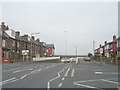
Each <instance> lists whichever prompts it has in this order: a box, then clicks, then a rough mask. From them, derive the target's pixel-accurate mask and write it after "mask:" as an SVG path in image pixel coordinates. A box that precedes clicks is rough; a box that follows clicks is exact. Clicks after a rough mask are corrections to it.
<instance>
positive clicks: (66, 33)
mask: <svg viewBox="0 0 120 90" xmlns="http://www.w3.org/2000/svg"><path fill="white" fill-rule="evenodd" d="M64 33H65V61H66V55H67V35H66V34H67V31H64Z"/></svg>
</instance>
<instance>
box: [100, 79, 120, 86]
mask: <svg viewBox="0 0 120 90" xmlns="http://www.w3.org/2000/svg"><path fill="white" fill-rule="evenodd" d="M102 81H105V82H109V83H114V84H117V85H118V82H114V81H109V80H106V79H102Z"/></svg>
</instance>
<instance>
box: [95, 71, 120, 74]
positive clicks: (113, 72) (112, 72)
mask: <svg viewBox="0 0 120 90" xmlns="http://www.w3.org/2000/svg"><path fill="white" fill-rule="evenodd" d="M95 74H96V75H101V74H120V73H115V72H100V71H98V72H95Z"/></svg>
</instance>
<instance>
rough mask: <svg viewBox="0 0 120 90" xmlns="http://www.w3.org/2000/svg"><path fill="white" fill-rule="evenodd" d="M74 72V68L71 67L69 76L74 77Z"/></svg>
mask: <svg viewBox="0 0 120 90" xmlns="http://www.w3.org/2000/svg"><path fill="white" fill-rule="evenodd" d="M74 72H75V70H74V69H72V72H71V77H74Z"/></svg>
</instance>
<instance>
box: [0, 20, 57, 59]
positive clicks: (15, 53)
mask: <svg viewBox="0 0 120 90" xmlns="http://www.w3.org/2000/svg"><path fill="white" fill-rule="evenodd" d="M0 29H1V30H2V60H4V59H10V60H12V61H23V59H24V61H27V60H32V59H33V58H34V57H36V58H40V57H52V56H54V54H55V46H54V44H46V43H45V42H41V41H40V39H39V38H37V39H35V37H34V36H29V35H27V34H25V35H23V36H21V34H20V31H15V30H13V29H9V27H8V26H6V25H5V23H4V22H2V23H1V28H0ZM22 51H28V55H27V56H24V57H23V55H22Z"/></svg>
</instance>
